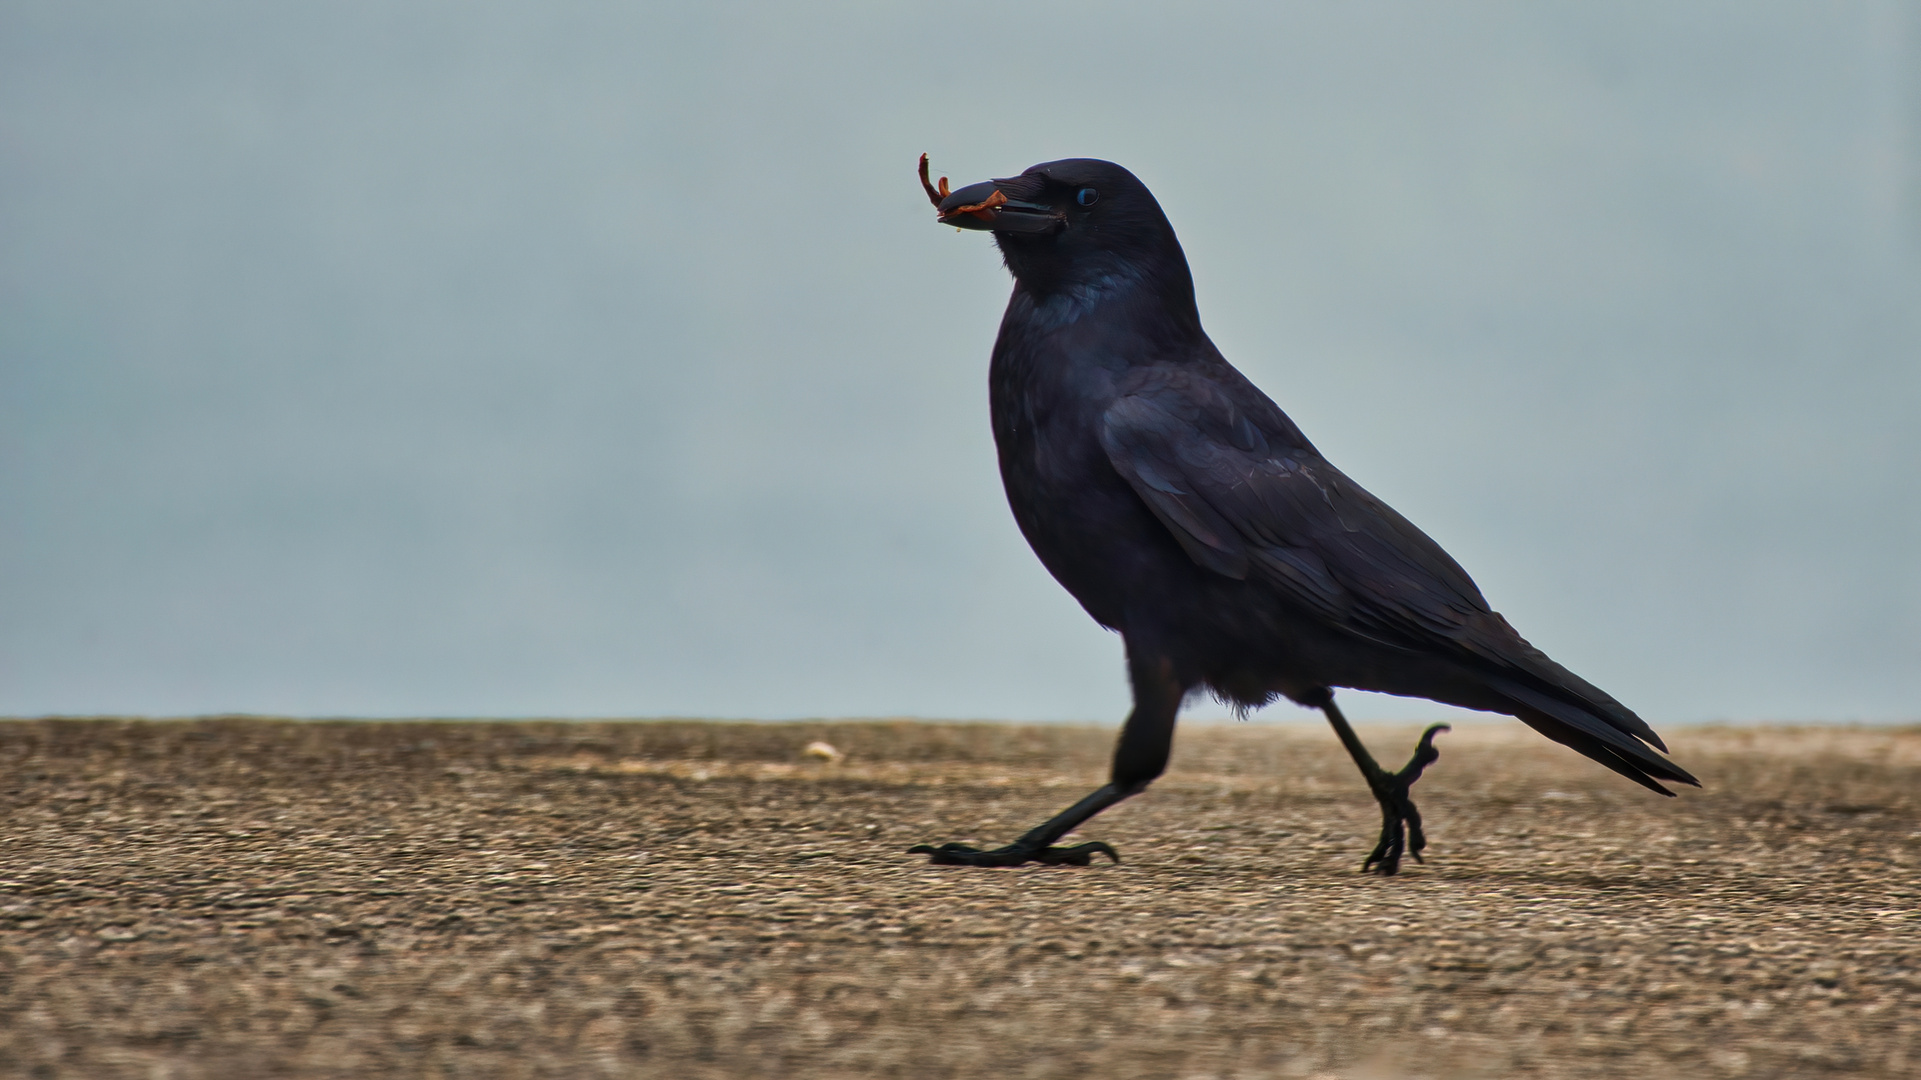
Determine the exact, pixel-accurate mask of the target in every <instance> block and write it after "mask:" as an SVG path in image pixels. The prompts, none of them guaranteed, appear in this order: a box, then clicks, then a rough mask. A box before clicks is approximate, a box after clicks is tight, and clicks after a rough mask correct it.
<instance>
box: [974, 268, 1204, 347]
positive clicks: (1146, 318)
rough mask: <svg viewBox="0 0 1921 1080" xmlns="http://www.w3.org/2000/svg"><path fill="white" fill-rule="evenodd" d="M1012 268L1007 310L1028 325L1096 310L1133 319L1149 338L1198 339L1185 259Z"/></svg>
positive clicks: (1072, 319) (1063, 322) (1056, 323)
mask: <svg viewBox="0 0 1921 1080" xmlns="http://www.w3.org/2000/svg"><path fill="white" fill-rule="evenodd" d="M1008 269H1010V270H1012V271H1014V299H1013V305H1012V308H1010V314H1011V313H1012V311H1013V309H1015V308H1018V309H1024V310H1023V311H1022V312H1021V314H1022V316H1023V319H1024V321H1027V322H1028V323H1029V324H1030V325H1031V328H1033V329H1037V330H1043V331H1044V330H1049V329H1053V328H1057V327H1063V326H1067V325H1069V324H1072V323H1076V322H1079V321H1081V320H1082V319H1085V318H1088V317H1089V316H1092V315H1096V314H1097V313H1098V315H1099V317H1101V318H1102V319H1104V320H1113V321H1119V322H1126V323H1131V324H1136V325H1137V327H1138V329H1139V330H1141V331H1142V332H1145V333H1147V334H1148V335H1150V336H1152V337H1155V338H1167V337H1171V338H1185V337H1194V338H1204V337H1205V336H1206V335H1205V334H1204V333H1203V331H1202V330H1201V315H1200V311H1199V309H1198V308H1197V307H1196V306H1195V303H1194V278H1193V275H1192V274H1190V273H1189V272H1188V269H1187V260H1186V259H1185V258H1182V257H1180V255H1179V254H1178V253H1176V254H1175V257H1174V258H1172V259H1168V258H1160V259H1153V260H1124V259H1104V260H1100V261H1098V262H1095V261H1093V260H1077V261H1076V263H1075V265H1074V266H1073V267H1072V268H1071V269H1070V270H1069V271H1068V272H1050V271H1052V270H1053V269H1054V268H1052V267H1048V266H1045V265H1041V266H1032V265H1026V266H1024V265H1019V262H1018V261H1017V260H1015V259H1011V258H1010V259H1009V260H1008Z"/></svg>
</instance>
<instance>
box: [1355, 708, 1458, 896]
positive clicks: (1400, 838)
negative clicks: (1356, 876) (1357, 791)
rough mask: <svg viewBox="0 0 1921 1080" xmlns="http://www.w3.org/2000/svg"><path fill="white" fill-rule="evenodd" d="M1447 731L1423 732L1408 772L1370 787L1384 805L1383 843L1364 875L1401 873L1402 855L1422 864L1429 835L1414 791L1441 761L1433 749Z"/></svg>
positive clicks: (1376, 847)
mask: <svg viewBox="0 0 1921 1080" xmlns="http://www.w3.org/2000/svg"><path fill="white" fill-rule="evenodd" d="M1448 730H1450V729H1449V727H1448V726H1447V725H1446V724H1435V725H1434V726H1433V727H1431V728H1428V729H1427V730H1426V731H1424V732H1422V733H1421V741H1420V743H1419V744H1418V745H1417V746H1415V748H1414V756H1413V757H1412V758H1410V759H1408V763H1407V766H1406V767H1405V768H1403V769H1402V770H1401V771H1400V772H1397V773H1383V774H1382V775H1381V776H1380V777H1379V778H1377V779H1374V780H1372V781H1371V782H1370V783H1369V785H1368V786H1369V787H1371V788H1373V790H1374V798H1375V800H1376V801H1378V802H1379V803H1380V804H1381V839H1380V842H1378V843H1376V844H1375V845H1374V852H1373V854H1371V855H1369V856H1368V857H1367V861H1366V862H1364V863H1362V864H1361V872H1362V873H1364V874H1365V873H1367V872H1368V871H1370V870H1377V869H1378V870H1379V871H1380V872H1381V874H1382V875H1383V876H1391V875H1393V874H1396V873H1399V872H1400V869H1401V856H1402V855H1403V854H1408V855H1412V856H1414V861H1415V862H1420V861H1422V860H1421V849H1422V848H1424V847H1426V846H1427V835H1426V834H1425V833H1423V832H1422V831H1421V812H1420V811H1419V810H1416V809H1415V808H1414V799H1413V797H1412V795H1411V789H1412V788H1413V787H1414V781H1416V780H1419V779H1420V778H1421V773H1422V771H1423V770H1425V769H1426V768H1427V767H1428V766H1429V765H1432V764H1434V763H1435V762H1436V761H1437V760H1439V759H1440V757H1441V752H1440V751H1439V750H1436V749H1435V748H1434V736H1436V735H1439V734H1440V733H1441V732H1443V731H1448Z"/></svg>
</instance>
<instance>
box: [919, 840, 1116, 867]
mask: <svg viewBox="0 0 1921 1080" xmlns="http://www.w3.org/2000/svg"><path fill="white" fill-rule="evenodd" d="M907 853H908V854H909V855H926V856H928V860H927V861H928V862H930V863H932V864H933V865H935V866H1020V865H1022V864H1024V863H1030V862H1032V863H1040V864H1041V865H1043V866H1090V865H1092V864H1093V861H1094V856H1095V855H1105V856H1107V857H1108V858H1109V859H1112V860H1114V862H1116V863H1119V862H1120V861H1121V857H1120V855H1119V854H1118V853H1116V852H1115V851H1114V849H1113V848H1112V847H1109V846H1108V845H1107V844H1104V843H1102V842H1101V841H1099V840H1094V841H1090V842H1088V843H1085V844H1076V845H1074V846H1073V847H1038V848H1037V847H1026V846H1023V845H1021V844H1009V845H1007V846H1006V847H1002V848H993V849H991V850H987V851H983V850H981V849H980V848H975V847H968V846H967V845H966V844H957V843H946V844H942V845H941V846H939V847H935V846H934V845H932V844H915V845H914V846H913V847H910V848H908V849H907Z"/></svg>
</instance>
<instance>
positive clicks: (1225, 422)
mask: <svg viewBox="0 0 1921 1080" xmlns="http://www.w3.org/2000/svg"><path fill="white" fill-rule="evenodd" d="M920 168H921V183H922V185H923V186H924V187H925V188H926V189H927V195H928V198H929V199H930V200H932V201H933V202H934V204H935V206H936V207H938V210H939V220H940V221H941V222H942V223H944V224H948V225H957V226H959V227H961V228H964V229H982V230H988V231H991V232H992V233H993V234H994V241H995V243H996V244H998V245H999V247H1000V250H1001V255H1002V257H1003V258H1004V260H1005V261H1006V263H1007V269H1008V271H1009V272H1010V273H1012V274H1013V276H1014V294H1013V297H1012V298H1011V299H1009V300H1008V302H1007V313H1006V315H1005V316H1003V317H1002V319H1001V328H1000V336H999V337H998V338H997V339H996V341H995V342H994V355H993V361H992V363H991V365H990V367H989V369H988V383H989V390H990V394H991V404H992V413H993V424H994V442H995V445H996V447H997V448H998V450H999V455H1000V470H1001V479H1002V481H1003V482H1004V483H1005V485H1006V488H1007V501H1008V503H1009V505H1011V506H1012V507H1013V510H1014V520H1015V522H1016V523H1017V524H1019V526H1020V530H1021V533H1022V534H1023V535H1025V536H1026V537H1027V542H1028V543H1029V544H1031V545H1032V546H1033V548H1034V553H1035V554H1036V555H1038V556H1040V560H1041V562H1042V564H1043V565H1045V566H1046V567H1047V569H1048V571H1049V572H1050V573H1052V574H1053V575H1054V578H1055V580H1057V581H1059V582H1060V583H1061V584H1062V585H1063V586H1065V587H1066V589H1067V591H1068V592H1070V593H1072V594H1073V595H1074V599H1076V600H1078V601H1080V603H1081V606H1082V607H1083V608H1086V609H1087V613H1088V614H1089V615H1092V616H1093V617H1094V621H1096V622H1098V623H1100V624H1101V625H1102V626H1105V627H1107V628H1108V629H1110V630H1117V631H1119V632H1120V634H1121V637H1122V639H1123V641H1124V642H1125V644H1126V651H1127V671H1128V678H1129V681H1130V682H1131V683H1132V686H1133V691H1134V709H1133V711H1132V712H1131V713H1129V714H1128V717H1127V723H1126V726H1125V727H1123V728H1122V730H1121V736H1120V742H1119V744H1118V745H1117V746H1116V747H1115V751H1114V764H1113V772H1112V774H1111V779H1110V780H1109V782H1108V783H1107V784H1106V785H1104V786H1103V787H1101V788H1100V789H1099V790H1097V791H1095V792H1094V793H1092V794H1090V795H1088V796H1087V797H1086V798H1084V799H1082V800H1081V801H1079V802H1077V803H1075V804H1074V805H1073V806H1070V807H1068V808H1067V809H1066V810H1063V811H1061V812H1060V813H1059V814H1057V815H1055V816H1054V817H1053V818H1051V819H1049V820H1048V821H1047V822H1045V823H1044V824H1042V825H1040V826H1039V827H1037V828H1035V829H1033V830H1032V831H1030V832H1029V833H1027V834H1026V835H1025V836H1023V837H1021V838H1020V839H1019V840H1016V841H1014V842H1013V843H1012V844H1009V845H1007V846H1006V847H1002V848H994V849H991V850H981V849H977V848H972V847H968V846H966V845H963V844H955V843H949V844H942V845H941V846H939V847H934V846H932V845H929V844H921V845H918V846H917V847H915V848H913V849H912V850H913V851H915V852H918V853H925V854H928V855H931V856H932V857H933V861H934V862H936V863H944V864H953V865H966V866H1014V865H1019V864H1022V863H1029V862H1039V863H1055V864H1071V865H1076V866H1085V865H1087V863H1088V862H1089V861H1090V860H1091V859H1092V857H1093V856H1094V855H1095V854H1096V853H1099V854H1104V855H1106V856H1107V857H1109V858H1110V859H1114V861H1116V862H1118V861H1119V858H1118V856H1117V855H1116V854H1115V852H1114V850H1113V848H1111V847H1109V846H1108V845H1106V844H1103V843H1098V842H1097V843H1086V844H1080V845H1077V846H1073V847H1055V846H1053V845H1054V843H1055V841H1057V840H1059V839H1060V838H1061V837H1063V836H1065V835H1067V834H1068V833H1069V832H1072V831H1073V830H1074V829H1075V828H1077V827H1079V826H1080V825H1081V823H1082V822H1085V821H1086V820H1087V819H1088V818H1091V817H1093V816H1094V815H1095V814H1098V813H1100V812H1101V811H1102V810H1105V809H1106V808H1108V807H1109V806H1112V805H1114V804H1115V803H1117V802H1120V801H1121V800H1122V799H1125V798H1127V797H1128V796H1130V795H1134V794H1136V793H1138V792H1139V791H1141V790H1142V789H1143V788H1145V787H1146V786H1147V785H1148V784H1149V783H1150V782H1152V781H1153V779H1154V778H1155V777H1157V776H1159V775H1160V774H1161V772H1162V770H1164V769H1165V768H1166V767H1167V757H1168V751H1169V748H1170V747H1171V745H1172V742H1173V736H1174V718H1175V714H1176V713H1177V712H1178V711H1179V709H1180V706H1181V702H1182V701H1183V700H1184V699H1185V698H1186V697H1187V695H1188V694H1189V693H1190V692H1193V691H1197V690H1200V689H1203V688H1205V689H1207V690H1209V691H1212V692H1213V693H1214V694H1215V695H1216V696H1217V697H1219V698H1221V699H1222V700H1224V701H1226V702H1229V703H1231V704H1233V705H1235V706H1236V707H1238V708H1241V709H1249V708H1256V707H1259V706H1261V705H1265V704H1267V703H1269V702H1271V701H1274V700H1276V699H1277V698H1280V697H1286V698H1288V699H1290V700H1292V701H1295V702H1297V703H1299V704H1301V705H1305V706H1309V707H1312V708H1318V709H1320V710H1321V711H1322V712H1324V713H1326V714H1327V719H1328V721H1329V722H1330V723H1331V724H1333V725H1334V730H1335V733H1336V734H1338V735H1339V736H1340V739H1341V742H1342V744H1344V745H1345V746H1346V747H1347V751H1348V753H1349V754H1351V755H1352V756H1353V758H1354V762H1355V764H1356V765H1358V766H1360V769H1361V774H1362V775H1363V776H1364V777H1366V778H1367V785H1368V788H1369V790H1371V791H1372V792H1373V794H1374V798H1375V799H1376V800H1377V801H1379V803H1380V804H1381V836H1380V841H1379V842H1378V843H1377V844H1376V845H1375V846H1374V850H1373V852H1372V853H1371V854H1369V855H1368V857H1367V859H1366V860H1365V861H1364V862H1363V863H1362V869H1363V870H1368V869H1371V868H1378V870H1379V871H1380V872H1381V873H1383V874H1392V873H1394V872H1395V871H1397V870H1398V869H1399V868H1400V862H1401V856H1402V854H1403V853H1406V854H1411V855H1413V856H1414V857H1415V859H1416V860H1419V858H1420V853H1421V849H1422V848H1423V847H1425V846H1426V843H1427V841H1426V838H1425V837H1424V836H1423V835H1422V832H1421V816H1420V814H1419V813H1418V812H1417V811H1416V810H1415V808H1414V803H1413V801H1412V799H1411V798H1410V797H1409V789H1410V788H1411V787H1412V786H1413V784H1414V781H1415V780H1417V779H1418V778H1419V777H1420V775H1421V771H1422V770H1423V769H1424V768H1426V767H1427V766H1428V765H1429V764H1431V763H1432V762H1434V760H1435V759H1436V758H1438V757H1439V752H1438V751H1437V750H1435V749H1434V736H1435V734H1436V733H1438V732H1441V731H1445V730H1447V728H1446V725H1443V724H1436V725H1434V726H1433V727H1430V728H1428V729H1427V731H1426V732H1425V733H1424V734H1423V735H1422V736H1421V739H1420V742H1419V744H1418V745H1417V747H1416V749H1415V751H1414V756H1413V759H1412V760H1411V761H1409V762H1408V764H1407V766H1406V767H1405V768H1403V769H1401V770H1400V771H1399V772H1389V771H1387V770H1386V769H1383V768H1382V767H1381V766H1380V765H1378V764H1376V763H1375V761H1374V758H1373V757H1372V756H1371V755H1370V754H1369V753H1368V752H1367V748H1366V747H1364V746H1363V745H1362V744H1361V741H1360V739H1359V738H1357V737H1356V736H1355V734H1354V729H1353V728H1352V727H1350V726H1349V725H1348V723H1347V720H1346V718H1345V717H1343V716H1342V715H1341V712H1340V710H1339V709H1337V708H1336V707H1335V705H1334V688H1335V687H1338V686H1347V687H1354V688H1356V689H1361V690H1376V691H1381V692H1383V693H1389V694H1401V695H1406V696H1409V697H1424V698H1431V699H1433V700H1435V701H1441V702H1446V703H1447V704H1450V705H1458V706H1461V707H1463V708H1468V709H1482V710H1486V711H1488V712H1498V713H1507V714H1510V715H1512V716H1516V717H1518V718H1520V720H1521V721H1522V722H1523V723H1525V724H1527V725H1528V726H1529V727H1532V728H1533V729H1534V730H1536V731H1538V732H1540V733H1541V734H1543V735H1545V736H1547V737H1548V738H1550V739H1553V740H1554V741H1555V742H1558V743H1561V744H1563V745H1565V746H1569V747H1572V748H1573V749H1575V750H1578V751H1580V752H1581V753H1583V754H1586V755H1587V756H1588V757H1591V758H1593V759H1594V760H1595V761H1598V762H1600V763H1601V764H1603V765H1605V766H1607V767H1608V768H1610V769H1613V770H1614V771H1615V772H1618V773H1620V774H1621V775H1622V776H1625V777H1627V778H1628V779H1630V780H1633V781H1634V782H1636V783H1638V784H1641V785H1643V786H1645V787H1647V788H1649V789H1651V790H1654V791H1657V792H1660V793H1661V794H1663V795H1671V794H1673V793H1672V792H1670V791H1668V790H1667V789H1666V788H1664V787H1662V786H1661V785H1660V784H1659V783H1658V782H1657V781H1659V780H1671V781H1677V782H1679V783H1683V784H1694V785H1696V786H1699V782H1698V781H1696V780H1695V779H1694V777H1692V776H1689V775H1688V774H1687V772H1686V771H1685V770H1683V769H1682V768H1680V767H1679V766H1677V765H1675V764H1674V763H1672V762H1670V761H1668V760H1667V759H1666V758H1664V757H1662V756H1661V755H1660V754H1656V753H1655V752H1654V751H1653V750H1651V749H1649V746H1653V747H1655V748H1656V749H1659V750H1661V751H1663V752H1665V751H1666V750H1667V747H1666V746H1665V745H1663V744H1662V742H1661V739H1660V737H1659V736H1658V735H1656V734H1655V733H1654V731H1653V730H1652V729H1650V728H1649V727H1648V725H1647V723H1646V722H1645V721H1643V720H1642V719H1641V718H1640V717H1638V716H1636V715H1635V714H1634V713H1633V712H1632V711H1631V710H1629V709H1628V708H1627V707H1626V706H1624V705H1622V704H1621V703H1620V702H1618V701H1616V700H1614V699H1613V698H1611V697H1609V696H1608V695H1607V694H1605V693H1603V692H1601V691H1600V690H1599V689H1597V688H1596V687H1594V686H1593V685H1592V684H1590V683H1588V682H1587V681H1586V680H1584V679H1582V678H1581V677H1580V676H1578V675H1575V674H1574V673H1573V672H1571V671H1569V670H1568V669H1566V668H1564V667H1562V666H1561V665H1559V664H1557V663H1555V662H1554V661H1553V660H1550V659H1548V657H1547V656H1546V655H1545V654H1544V653H1542V652H1541V651H1540V650H1539V649H1536V648H1534V647H1533V646H1532V645H1529V644H1528V643H1527V642H1526V641H1525V640H1523V639H1522V638H1521V635H1519V634H1518V633H1516V632H1515V631H1514V628H1513V627H1511V626H1509V625H1508V623H1507V620H1506V619H1503V618H1502V617H1501V616H1500V614H1499V613H1497V612H1495V611H1493V610H1492V609H1490V608H1489V607H1488V604H1487V601H1486V600H1485V599H1483V598H1482V596H1481V591H1480V589H1478V588H1476V587H1475V585H1474V582H1473V581H1472V580H1471V579H1469V577H1468V576H1467V572H1466V571H1465V570H1462V569H1461V567H1460V565H1459V564H1457V563H1456V562H1455V561H1454V560H1453V559H1452V558H1450V557H1448V554H1447V552H1445V551H1442V550H1441V547H1440V545H1438V544H1436V543H1435V542H1434V541H1432V540H1430V539H1428V537H1427V536H1426V534H1424V533H1422V532H1421V531H1420V530H1419V529H1417V528H1415V527H1414V525H1413V524H1412V523H1410V522H1409V521H1408V520H1407V519H1406V518H1404V517H1402V516H1401V515H1399V514H1397V513H1395V512H1394V510H1393V508H1391V507H1389V506H1388V505H1387V504H1386V503H1384V502H1382V501H1381V500H1379V499H1377V498H1375V497H1374V496H1372V495H1370V494H1368V493H1367V492H1366V491H1365V490H1363V489H1362V488H1361V486H1360V485H1359V484H1356V483H1355V482H1354V481H1352V480H1350V479H1348V478H1347V476H1346V475H1344V474H1343V473H1342V472H1341V471H1340V470H1339V469H1336V468H1335V467H1334V466H1333V465H1330V464H1329V463H1328V462H1327V460H1326V459H1325V458H1323V457H1322V456H1321V455H1320V453H1319V452H1318V451H1317V450H1315V449H1314V444H1312V443H1310V442H1308V441H1307V437H1306V436H1305V435H1303V434H1301V430H1300V429H1299V428H1297V427H1295V426H1294V422H1293V421H1292V420H1289V419H1288V418H1287V414H1285V413H1283V412H1282V411H1281V410H1280V408H1279V407H1278V406H1276V405H1275V404H1274V403H1273V402H1272V401H1270V400H1268V398H1267V395H1265V394H1263V393H1261V391H1260V390H1258V389H1257V388H1255V386H1254V384H1253V383H1251V382H1249V381H1248V380H1247V378H1246V377H1245V376H1243V375H1242V374H1241V373H1240V372H1239V371H1236V370H1235V369H1234V367H1233V365H1231V364H1229V363H1228V362H1227V360H1226V358H1224V357H1223V356H1222V355H1221V353H1220V350H1218V349H1216V348H1215V347H1214V343H1213V342H1211V341H1209V340H1208V338H1207V333H1206V332H1205V331H1204V330H1202V329H1201V317H1200V312H1199V311H1198V310H1197V309H1196V307H1195V304H1194V280H1193V277H1192V276H1191V275H1190V274H1189V273H1188V269H1187V257H1186V255H1185V254H1183V253H1182V251H1181V245H1180V241H1178V240H1177V239H1175V237H1174V229H1173V227H1172V226H1171V225H1169V224H1168V221H1167V216H1166V215H1165V214H1164V213H1162V212H1161V207H1160V204H1159V203H1158V202H1156V201H1155V200H1154V196H1153V195H1152V194H1151V193H1149V192H1148V190H1147V187H1146V186H1145V185H1143V184H1142V183H1141V182H1140V181H1139V180H1138V179H1136V178H1135V177H1134V174H1133V173H1130V172H1128V171H1127V170H1126V169H1123V168H1121V167H1120V166H1119V165H1115V164H1113V163H1112V162H1107V161H1097V160H1092V159H1085V158H1075V159H1069V160H1065V161H1050V162H1048V163H1046V164H1043V165H1036V166H1034V167H1033V168H1031V169H1028V170H1027V171H1026V172H1024V173H1022V174H1020V175H1019V176H1015V177H1010V178H1008V179H1005V180H989V181H986V182H984V183H979V184H973V185H970V186H968V187H963V188H961V189H959V190H958V191H952V192H950V191H948V189H947V180H946V178H945V177H943V178H942V179H941V182H940V187H939V189H936V188H934V187H933V185H931V184H929V183H928V181H927V159H926V156H925V155H923V156H922V158H921V166H920Z"/></svg>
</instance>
